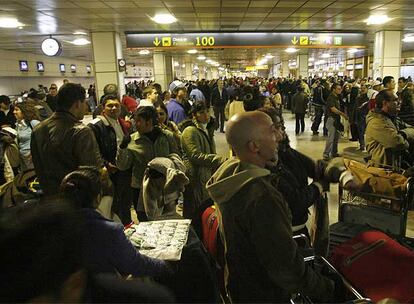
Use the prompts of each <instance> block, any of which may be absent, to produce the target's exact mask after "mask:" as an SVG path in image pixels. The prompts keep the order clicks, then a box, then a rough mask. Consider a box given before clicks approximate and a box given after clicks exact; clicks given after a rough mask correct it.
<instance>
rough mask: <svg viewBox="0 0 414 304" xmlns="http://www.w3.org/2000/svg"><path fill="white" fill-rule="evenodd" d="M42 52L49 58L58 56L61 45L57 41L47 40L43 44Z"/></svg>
mask: <svg viewBox="0 0 414 304" xmlns="http://www.w3.org/2000/svg"><path fill="white" fill-rule="evenodd" d="M42 52H43V53H44V54H45V55H47V56H56V55H58V54H59V53H60V43H59V41H57V40H56V39H53V38H47V39H45V40H43V42H42Z"/></svg>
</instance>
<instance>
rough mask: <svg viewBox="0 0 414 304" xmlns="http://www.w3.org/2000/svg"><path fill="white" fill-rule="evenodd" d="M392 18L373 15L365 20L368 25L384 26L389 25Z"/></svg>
mask: <svg viewBox="0 0 414 304" xmlns="http://www.w3.org/2000/svg"><path fill="white" fill-rule="evenodd" d="M390 20H391V18H390V17H388V16H387V15H371V16H369V17H368V19H366V20H365V23H366V24H367V25H370V24H374V25H375V24H384V23H387V22H388V21H390Z"/></svg>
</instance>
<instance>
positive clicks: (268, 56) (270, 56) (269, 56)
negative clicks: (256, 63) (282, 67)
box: [265, 54, 275, 59]
mask: <svg viewBox="0 0 414 304" xmlns="http://www.w3.org/2000/svg"><path fill="white" fill-rule="evenodd" d="M273 57H275V56H273V55H271V54H267V55H266V56H265V58H267V59H272V58H273Z"/></svg>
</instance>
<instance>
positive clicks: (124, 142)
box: [119, 134, 131, 149]
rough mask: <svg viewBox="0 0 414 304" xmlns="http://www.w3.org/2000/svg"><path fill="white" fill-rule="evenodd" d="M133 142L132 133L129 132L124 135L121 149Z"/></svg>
mask: <svg viewBox="0 0 414 304" xmlns="http://www.w3.org/2000/svg"><path fill="white" fill-rule="evenodd" d="M130 142H131V135H129V134H127V135H125V136H124V138H123V139H122V142H121V144H120V145H119V147H120V148H121V149H125V148H126V147H128V144H129V143H130Z"/></svg>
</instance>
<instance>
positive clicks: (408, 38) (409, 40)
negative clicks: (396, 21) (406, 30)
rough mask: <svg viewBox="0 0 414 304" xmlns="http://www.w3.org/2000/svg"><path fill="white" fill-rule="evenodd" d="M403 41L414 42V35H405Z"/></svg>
mask: <svg viewBox="0 0 414 304" xmlns="http://www.w3.org/2000/svg"><path fill="white" fill-rule="evenodd" d="M402 41H404V42H414V36H405V37H404V39H403V40H402Z"/></svg>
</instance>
